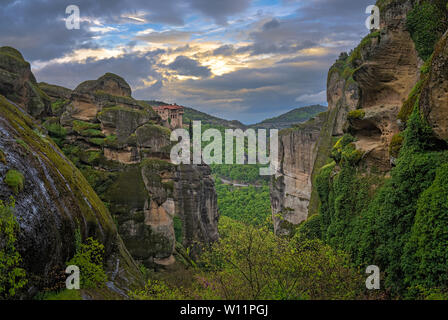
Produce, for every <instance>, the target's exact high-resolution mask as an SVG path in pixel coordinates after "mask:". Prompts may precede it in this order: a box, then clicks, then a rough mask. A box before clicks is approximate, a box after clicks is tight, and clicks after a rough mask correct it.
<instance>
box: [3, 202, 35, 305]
mask: <svg viewBox="0 0 448 320" xmlns="http://www.w3.org/2000/svg"><path fill="white" fill-rule="evenodd" d="M13 210H14V200H13V199H11V202H10V203H9V204H5V203H4V202H3V201H1V200H0V299H10V298H14V296H16V294H17V293H18V291H19V290H20V289H22V288H24V287H25V285H26V284H27V282H28V281H27V279H26V273H25V270H24V269H22V268H20V263H21V261H22V257H21V256H20V253H19V252H18V251H17V249H16V247H15V245H16V242H17V233H18V231H19V224H18V222H17V220H16V219H15V217H14V214H13Z"/></svg>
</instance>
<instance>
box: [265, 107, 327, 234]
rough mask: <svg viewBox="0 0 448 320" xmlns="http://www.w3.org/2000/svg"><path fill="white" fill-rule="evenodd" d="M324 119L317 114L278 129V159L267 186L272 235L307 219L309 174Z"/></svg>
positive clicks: (287, 229) (309, 191)
mask: <svg viewBox="0 0 448 320" xmlns="http://www.w3.org/2000/svg"><path fill="white" fill-rule="evenodd" d="M325 118H326V117H325V114H321V115H318V116H317V117H316V118H315V119H314V120H311V121H309V122H307V123H306V124H303V125H300V126H299V127H298V128H294V129H287V130H284V131H281V132H280V135H279V159H281V161H280V162H279V163H280V166H279V169H278V171H277V172H276V174H275V176H274V177H273V179H272V181H271V186H270V191H271V192H270V193H271V206H272V218H273V221H274V231H275V233H276V234H288V233H289V232H290V230H291V228H290V227H291V226H292V225H297V224H299V223H300V222H302V221H303V220H306V218H307V213H308V204H309V201H310V198H311V173H312V172H313V166H314V163H315V160H316V155H317V149H318V148H317V142H318V139H319V136H320V131H321V127H322V124H323V123H324V121H325Z"/></svg>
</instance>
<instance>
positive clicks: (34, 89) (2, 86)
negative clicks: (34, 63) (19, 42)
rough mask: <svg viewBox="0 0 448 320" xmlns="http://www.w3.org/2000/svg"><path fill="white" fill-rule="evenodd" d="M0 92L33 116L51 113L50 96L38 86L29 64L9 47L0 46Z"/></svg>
mask: <svg viewBox="0 0 448 320" xmlns="http://www.w3.org/2000/svg"><path fill="white" fill-rule="evenodd" d="M0 94H1V95H4V96H5V97H7V98H8V99H10V100H12V101H14V102H17V103H20V104H21V105H23V107H24V108H25V109H26V110H27V111H28V112H29V113H30V114H31V115H33V116H35V117H43V116H45V115H48V114H50V113H51V107H50V98H49V97H48V96H47V95H46V94H45V93H44V92H43V91H42V90H41V89H40V88H39V87H38V85H37V83H36V78H35V77H34V75H33V74H32V72H31V67H30V64H29V63H28V62H27V61H25V59H24V58H23V56H22V54H21V53H20V52H19V51H17V50H16V49H14V48H11V47H0Z"/></svg>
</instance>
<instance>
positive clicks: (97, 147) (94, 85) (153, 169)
mask: <svg viewBox="0 0 448 320" xmlns="http://www.w3.org/2000/svg"><path fill="white" fill-rule="evenodd" d="M40 86H41V88H42V90H44V91H45V92H46V93H47V94H48V95H49V96H50V97H51V98H52V102H53V103H52V106H53V108H52V109H53V110H55V113H54V116H53V117H51V118H47V120H46V122H45V123H44V126H45V127H46V128H47V129H48V131H49V133H50V134H51V136H52V137H53V138H54V139H55V140H56V141H58V143H59V145H60V146H61V148H62V150H63V151H64V152H65V153H66V154H67V155H68V156H69V157H70V159H71V160H72V161H73V162H74V163H75V164H76V166H77V167H78V168H80V169H81V171H82V172H83V174H84V175H85V176H86V177H87V179H88V181H89V182H90V183H91V185H92V186H93V187H94V189H95V191H96V192H97V193H98V194H99V196H100V198H101V199H102V200H103V201H104V202H105V203H107V204H108V206H109V208H110V210H111V213H112V215H113V216H114V218H115V219H116V221H117V223H118V230H119V233H120V235H121V236H122V238H123V240H124V242H125V244H126V247H127V248H128V250H129V251H130V253H131V254H132V256H133V257H134V258H135V259H136V260H138V261H141V262H143V263H144V264H146V265H147V266H153V265H154V264H156V265H167V264H171V263H173V262H174V261H175V260H174V258H173V253H174V251H175V243H176V238H177V239H178V240H180V241H181V242H183V244H184V245H185V246H192V245H193V242H194V241H197V242H198V243H208V242H211V241H214V240H216V239H217V220H218V212H217V203H216V201H217V200H216V194H215V190H214V185H213V182H212V179H211V176H210V170H209V169H208V167H202V166H194V165H193V166H184V167H180V166H174V165H172V164H171V163H170V160H169V152H170V147H171V142H170V130H169V129H167V128H166V127H164V126H163V123H162V120H161V119H160V117H159V116H158V115H157V114H156V113H155V112H154V111H153V109H152V108H151V107H150V106H149V105H148V104H147V103H145V102H143V101H137V100H135V99H133V98H132V96H131V89H130V87H129V85H128V84H127V83H126V81H125V80H124V79H123V78H121V77H119V76H117V75H114V74H110V73H109V74H105V75H104V76H102V77H100V78H99V79H97V80H91V81H86V82H83V83H81V84H80V85H79V86H78V87H77V88H76V89H75V90H74V91H73V92H71V94H70V97H69V99H67V97H66V95H65V94H66V91H64V90H61V88H58V87H56V86H51V85H48V84H40ZM58 93H59V94H58ZM176 221H177V222H180V223H181V227H180V228H179V227H178V228H177V229H178V232H182V235H181V236H179V235H176V233H175V229H174V224H175V222H176ZM179 230H183V231H179ZM176 236H177V237H176ZM195 244H196V243H195Z"/></svg>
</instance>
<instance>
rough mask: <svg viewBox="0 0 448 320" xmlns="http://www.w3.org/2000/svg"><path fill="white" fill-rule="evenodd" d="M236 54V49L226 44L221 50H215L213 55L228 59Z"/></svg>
mask: <svg viewBox="0 0 448 320" xmlns="http://www.w3.org/2000/svg"><path fill="white" fill-rule="evenodd" d="M234 53H235V48H234V47H233V45H231V44H225V45H222V46H220V47H219V48H217V49H215V50H213V52H212V54H213V55H214V56H223V57H228V56H231V55H233V54H234Z"/></svg>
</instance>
